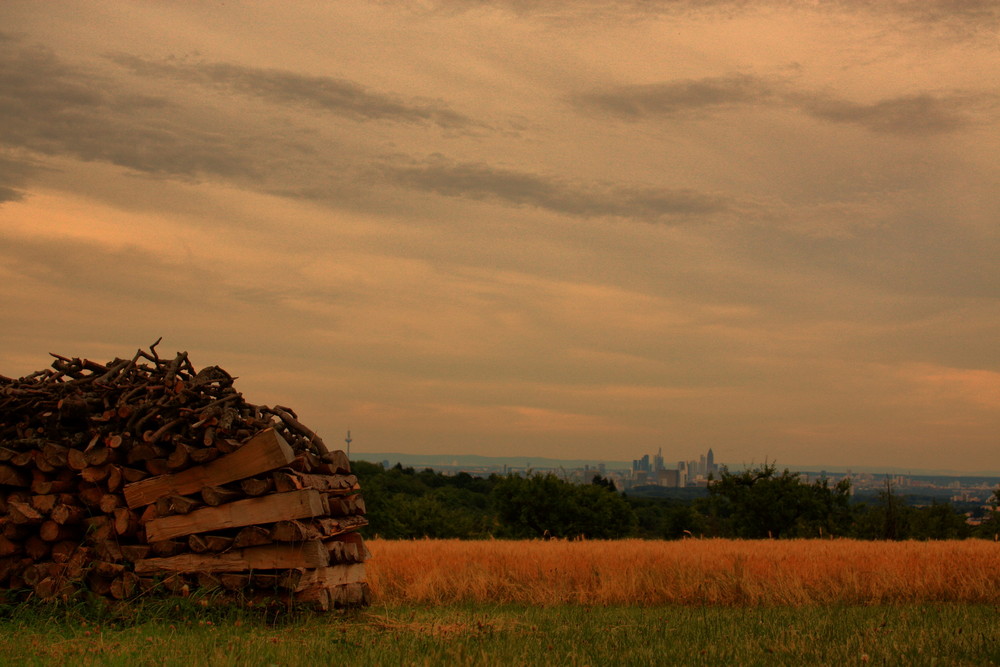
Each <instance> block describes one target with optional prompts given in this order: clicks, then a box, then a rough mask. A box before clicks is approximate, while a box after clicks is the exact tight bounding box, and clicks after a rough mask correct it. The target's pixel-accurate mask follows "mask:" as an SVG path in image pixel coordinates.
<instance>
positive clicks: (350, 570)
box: [292, 563, 365, 592]
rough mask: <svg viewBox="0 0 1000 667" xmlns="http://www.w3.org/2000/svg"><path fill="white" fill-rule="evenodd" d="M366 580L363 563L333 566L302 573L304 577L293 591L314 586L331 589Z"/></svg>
mask: <svg viewBox="0 0 1000 667" xmlns="http://www.w3.org/2000/svg"><path fill="white" fill-rule="evenodd" d="M364 580H365V566H364V564H363V563H353V564H350V565H331V566H329V567H319V568H315V569H310V570H306V571H305V572H303V573H302V577H301V578H300V579H299V580H298V583H297V585H296V586H295V588H293V589H292V590H293V591H296V592H297V591H301V590H305V589H306V588H311V587H313V586H320V587H322V588H329V587H331V586H343V585H344V584H356V583H358V582H361V581H364Z"/></svg>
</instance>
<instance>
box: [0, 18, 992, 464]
mask: <svg viewBox="0 0 1000 667" xmlns="http://www.w3.org/2000/svg"><path fill="white" fill-rule="evenodd" d="M877 4H878V6H877V7H876V8H871V7H869V4H868V3H861V2H850V1H846V0H845V1H844V2H837V3H823V4H822V5H821V6H819V7H811V6H809V7H807V6H806V5H805V3H787V2H783V1H779V0H775V1H774V2H761V3H742V2H727V1H724V0H720V1H719V2H712V3H704V2H699V3H693V2H692V3H687V2H683V1H681V2H678V1H676V0H672V1H670V2H642V3H633V2H601V1H598V0H593V1H591V2H581V3H571V4H566V3H535V2H532V3H522V2H516V1H500V0H497V1H495V2H490V1H484V2H482V3H467V2H461V3H457V2H437V3H420V4H419V5H417V4H415V3H395V2H389V3H386V2H378V3H371V4H366V3H318V2H317V3H296V4H294V5H292V6H291V7H287V6H284V5H280V4H278V3H273V4H267V3H254V4H250V5H241V4H239V3H237V4H235V6H234V5H233V3H226V4H225V5H220V6H208V5H202V4H198V3H160V2H143V3H136V4H134V5H132V6H131V7H130V10H129V11H127V12H124V11H121V9H120V6H119V5H118V4H117V3H100V2H88V3H74V2H63V3H57V4H47V5H46V6H45V7H44V8H40V7H39V6H38V4H37V3H34V2H19V1H10V2H4V3H3V4H2V5H0V26H3V27H2V28H0V30H2V32H0V63H2V67H0V278H2V280H0V305H2V307H3V312H4V325H3V327H0V374H3V375H6V376H14V377H16V376H19V375H23V374H27V373H30V372H32V371H35V370H38V369H40V368H42V367H45V366H47V365H48V364H49V358H48V353H49V352H56V353H60V354H65V355H72V356H86V357H90V358H94V359H98V360H108V359H110V358H112V357H114V356H124V355H128V354H131V353H132V352H133V351H134V350H135V349H136V348H137V347H144V346H148V345H149V344H150V343H152V342H153V341H155V340H156V339H157V338H159V337H160V336H162V337H163V343H162V344H161V345H162V347H161V352H163V350H164V348H169V351H171V352H172V351H174V350H175V349H176V350H181V349H183V350H186V351H188V352H189V354H190V355H191V358H192V359H193V361H194V363H195V364H196V365H211V364H218V365H221V366H223V367H224V368H226V369H227V370H229V371H230V372H232V373H233V374H235V375H238V376H240V379H239V381H238V387H239V388H240V389H241V390H242V391H243V393H244V395H245V396H246V397H247V398H248V399H249V400H251V401H256V402H261V403H280V404H283V405H290V406H293V407H295V408H296V410H297V411H298V412H299V415H300V417H301V418H302V419H303V421H305V422H306V423H307V424H309V425H310V426H312V427H313V428H314V429H316V430H318V431H319V432H320V433H321V434H323V435H324V437H326V438H327V439H331V440H334V441H336V440H337V439H338V438H339V437H342V435H341V434H342V433H343V432H345V431H346V430H347V429H348V428H350V429H351V430H352V433H353V434H354V437H355V441H354V447H353V448H354V450H355V451H356V452H359V453H363V452H364V451H371V452H377V451H400V452H413V453H420V452H423V453H456V454H459V453H475V454H486V455H515V456H524V457H525V458H526V460H528V459H530V457H531V456H547V457H555V458H596V459H611V460H623V459H624V460H628V459H632V458H637V457H639V456H641V455H642V454H644V453H647V452H651V451H655V450H656V449H657V448H660V447H662V448H663V452H664V455H665V456H666V457H667V458H668V460H674V459H677V460H679V459H690V458H693V457H696V456H697V455H698V454H700V453H701V452H703V451H705V450H707V449H708V448H709V447H712V448H713V449H714V450H715V452H716V457H717V459H720V460H722V461H724V462H729V463H731V464H736V465H739V464H742V463H749V462H761V461H763V460H764V459H765V458H766V459H767V460H775V459H776V460H777V462H778V464H779V465H814V464H823V465H830V466H843V467H850V466H886V467H888V466H912V467H913V468H931V469H955V470H966V471H980V472H982V471H997V470H1000V458H998V455H997V451H1000V352H998V351H997V345H996V341H997V340H998V338H1000V268H998V267H1000V264H998V261H997V258H998V257H1000V195H998V193H1000V164H998V162H997V160H996V155H998V154H1000V85H998V84H997V83H996V82H997V81H1000V58H998V53H997V42H996V35H997V29H998V27H1000V11H998V10H997V7H996V4H995V3H992V2H980V3H974V2H969V3H953V2H947V1H943V0H942V1H941V2H924V3H909V2H898V3H895V2H885V3H877ZM360 455H361V454H359V456H360Z"/></svg>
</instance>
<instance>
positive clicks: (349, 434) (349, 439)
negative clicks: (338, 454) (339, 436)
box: [344, 429, 351, 461]
mask: <svg viewBox="0 0 1000 667" xmlns="http://www.w3.org/2000/svg"><path fill="white" fill-rule="evenodd" d="M344 442H346V443H347V460H348V461H350V460H351V429H347V437H346V438H344Z"/></svg>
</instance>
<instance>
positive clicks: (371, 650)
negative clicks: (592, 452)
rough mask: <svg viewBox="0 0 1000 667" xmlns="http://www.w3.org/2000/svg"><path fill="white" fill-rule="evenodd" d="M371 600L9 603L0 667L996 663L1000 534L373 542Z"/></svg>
mask: <svg viewBox="0 0 1000 667" xmlns="http://www.w3.org/2000/svg"><path fill="white" fill-rule="evenodd" d="M370 547H371V550H372V552H373V554H374V556H375V557H374V559H373V560H372V561H370V575H369V581H370V583H371V584H372V586H373V588H374V592H375V599H374V602H373V604H372V606H371V607H370V608H368V609H357V610H346V611H335V612H327V613H324V614H316V613H313V612H308V611H294V610H288V611H286V612H281V613H276V612H275V610H273V609H264V608H257V607H253V608H251V607H249V606H241V605H233V604H232V603H231V602H226V601H224V600H222V599H221V598H218V599H217V598H212V597H211V596H208V597H204V598H200V599H198V598H196V597H195V596H192V597H190V598H175V599H163V600H159V599H152V598H151V599H148V600H146V599H140V600H136V601H132V602H129V603H118V604H111V605H109V604H108V603H107V601H105V600H103V599H98V600H96V601H95V600H90V601H89V602H88V601H87V600H80V601H75V602H71V603H69V604H67V605H52V604H44V603H39V604H31V603H30V602H25V603H21V604H16V605H4V604H0V665H7V664H10V665H18V666H19V667H20V666H22V665H23V666H28V667H30V666H32V665H38V666H41V667H48V666H49V665H95V666H97V665H100V666H102V667H103V666H104V665H122V666H123V667H125V666H127V667H134V666H135V665H167V666H173V665H177V666H178V667H199V666H201V665H205V666H206V667H209V666H211V667H218V666H219V665H227V666H228V665H239V666H243V665H269V664H274V665H289V666H292V665H295V666H297V665H303V666H304V667H306V666H308V667H313V666H315V665H317V664H347V665H369V664H370V665H532V666H533V665H539V666H544V667H551V666H552V665H573V666H574V667H576V666H580V667H582V666H584V665H604V664H614V665H626V666H631V665H635V666H636V667H645V666H647V665H655V664H669V665H766V666H768V667H772V666H774V665H789V666H793V665H794V666H796V667H797V666H798V665H803V664H808V665H844V664H889V665H896V664H912V665H942V664H946V665H995V664H1000V624H998V623H997V622H996V618H997V609H998V608H1000V607H998V605H1000V544H997V543H995V542H986V541H962V542H892V543H886V542H856V541H849V540H834V541H820V540H808V541H806V540H801V541H798V540H776V541H733V540H687V541H683V542H645V541H640V540H631V541H615V542H605V541H590V542H559V541H552V542H532V541H521V542H508V541H481V542H463V541H448V540H421V541H412V542H409V541H408V542H404V541H383V540H373V541H371V542H370Z"/></svg>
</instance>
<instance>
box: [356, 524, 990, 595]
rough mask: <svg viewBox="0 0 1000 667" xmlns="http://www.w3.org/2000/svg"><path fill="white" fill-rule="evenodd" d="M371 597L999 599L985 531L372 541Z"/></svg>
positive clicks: (370, 564) (370, 565)
mask: <svg viewBox="0 0 1000 667" xmlns="http://www.w3.org/2000/svg"><path fill="white" fill-rule="evenodd" d="M370 548H371V551H372V553H373V554H374V558H373V559H372V560H371V561H370V563H369V570H368V572H369V582H370V583H371V585H372V589H373V593H374V595H375V599H376V601H377V603H378V604H386V605H405V604H454V603H474V604H482V603H491V604H523V605H542V606H552V605H565V604H580V605H640V606H651V605H678V604H679V605H706V604H707V605H722V606H761V605H762V606H772V605H782V606H789V605H790V606H801V605H844V604H847V605H884V604H909V603H926V602H957V603H979V604H1000V544H997V543H996V542H990V541H984V540H964V541H947V542H862V541H854V540H775V541H738V540H699V539H691V540H684V541H674V542H659V541H642V540H623V541H580V542H565V541H547V542H543V541H478V542H469V541H459V540H416V541H388V540H373V541H371V542H370Z"/></svg>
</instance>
